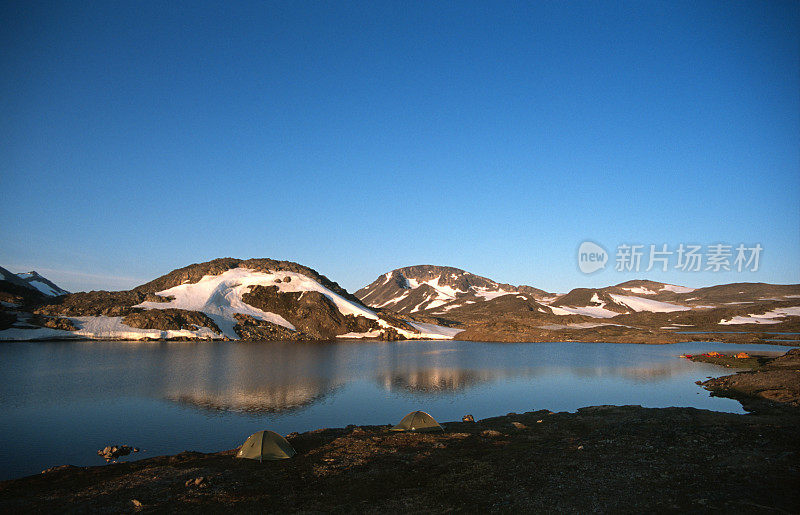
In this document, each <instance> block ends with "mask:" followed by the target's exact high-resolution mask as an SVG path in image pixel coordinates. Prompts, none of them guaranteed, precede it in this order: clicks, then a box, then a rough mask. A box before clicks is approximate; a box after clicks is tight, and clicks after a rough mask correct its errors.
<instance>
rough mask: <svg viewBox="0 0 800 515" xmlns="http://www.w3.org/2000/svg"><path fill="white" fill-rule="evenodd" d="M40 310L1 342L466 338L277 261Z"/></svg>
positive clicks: (212, 269)
mask: <svg viewBox="0 0 800 515" xmlns="http://www.w3.org/2000/svg"><path fill="white" fill-rule="evenodd" d="M36 277H40V276H38V275H37V276H36ZM34 279H35V280H36V281H38V279H36V278H34ZM20 280H22V281H25V279H23V278H20ZM30 308H31V309H30V312H24V311H19V310H17V311H15V312H11V310H9V309H5V313H4V315H5V316H6V318H8V317H10V316H13V317H14V320H13V321H11V322H8V321H6V323H5V330H4V331H2V330H0V339H38V338H59V339H60V338H69V337H74V338H91V339H134V340H139V339H215V340H216V339H222V340H329V339H333V338H338V337H345V338H381V339H407V338H425V339H450V338H452V337H453V336H454V335H455V334H456V333H458V332H459V330H458V329H452V328H447V327H439V326H437V325H434V324H425V323H418V322H415V321H404V320H402V319H400V318H398V317H396V316H392V315H388V314H383V313H378V312H376V311H374V310H371V309H369V308H367V307H366V306H364V305H363V304H362V303H361V302H360V301H359V300H358V299H357V298H356V297H354V296H353V295H352V294H350V293H348V292H347V291H346V290H345V289H344V288H342V287H340V286H339V285H338V284H337V283H335V282H333V281H331V280H329V279H328V278H327V277H325V276H323V275H321V274H319V273H318V272H316V271H315V270H313V269H311V268H308V267H305V266H302V265H299V264H297V263H293V262H291V261H276V260H272V259H250V260H246V261H244V260H240V259H234V258H221V259H215V260H213V261H208V262H205V263H197V264H194V265H189V266H187V267H183V268H180V269H177V270H173V271H172V272H170V273H168V274H166V275H164V276H161V277H159V278H157V279H154V280H153V281H150V282H148V283H146V284H143V285H141V286H138V287H136V288H134V289H132V290H127V291H118V292H107V291H92V292H80V293H73V294H69V295H63V296H60V297H55V298H44V299H42V300H40V301H39V302H38V303H34V305H32V306H31V307H30ZM3 328H4V327H3V326H0V329H3Z"/></svg>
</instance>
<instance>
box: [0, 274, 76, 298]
mask: <svg viewBox="0 0 800 515" xmlns="http://www.w3.org/2000/svg"><path fill="white" fill-rule="evenodd" d="M0 281H5V282H6V283H8V284H10V285H14V286H21V287H24V288H28V289H30V290H32V291H34V292H38V293H41V294H42V295H45V296H47V297H57V296H59V295H66V294H68V293H69V292H68V291H67V290H64V289H63V288H59V287H58V286H56V284H55V283H53V282H51V281H50V280H49V279H47V278H46V277H43V276H41V275H40V274H38V273H37V272H33V271H32V272H26V273H21V274H15V273H12V272H10V271H8V270H6V269H5V268H3V267H0Z"/></svg>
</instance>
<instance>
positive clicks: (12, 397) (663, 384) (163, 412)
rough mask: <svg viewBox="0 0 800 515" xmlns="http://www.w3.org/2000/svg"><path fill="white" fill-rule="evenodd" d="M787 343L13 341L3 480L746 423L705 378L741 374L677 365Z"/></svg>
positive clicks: (1, 383) (8, 352) (1, 402)
mask: <svg viewBox="0 0 800 515" xmlns="http://www.w3.org/2000/svg"><path fill="white" fill-rule="evenodd" d="M788 349H789V348H788V347H780V346H771V345H732V344H719V343H701V342H691V343H681V344H673V345H629V344H604V343H510V344H509V343H484V342H458V341H438V342H389V343H384V342H363V341H342V342H336V343H318V344H307V343H283V342H262V343H218V342H217V343H211V342H208V343H207V342H186V343H183V342H169V343H164V342H146V343H140V342H97V341H94V342H25V343H21V342H19V343H18V342H9V343H2V344H0V413H2V416H1V417H0V479H8V478H13V477H19V476H23V475H28V474H35V473H39V472H41V471H42V470H43V469H45V468H49V467H52V466H55V465H60V464H65V463H69V464H73V465H98V464H102V463H104V461H103V460H102V459H101V458H100V457H99V456H97V455H96V451H97V450H98V449H100V448H102V447H104V446H106V445H109V444H129V445H134V446H137V447H140V448H141V449H143V451H142V452H140V453H138V454H135V455H133V456H134V457H136V458H146V457H151V456H157V455H162V454H172V453H176V452H180V451H182V450H196V451H203V452H210V451H219V450H224V449H232V448H234V447H236V446H238V445H240V444H241V443H242V442H243V441H244V440H245V439H246V438H247V436H248V435H250V434H252V433H254V432H256V431H258V430H261V429H272V430H274V431H277V432H279V433H282V434H286V433H289V432H292V431H299V432H302V431H307V430H311V429H317V428H321V427H342V426H346V425H348V424H359V425H363V424H388V423H396V422H398V421H399V420H400V419H401V418H402V417H403V415H405V414H406V413H407V412H409V411H412V410H416V409H420V410H424V411H428V412H429V413H430V414H431V415H433V416H434V417H435V418H436V419H437V420H439V421H440V422H447V421H453V420H461V417H462V416H463V415H465V414H467V413H470V414H472V415H474V416H475V418H476V419H479V418H486V417H491V416H496V415H503V414H506V413H508V412H511V411H514V412H524V411H532V410H539V409H550V410H553V411H574V410H575V409H577V408H579V407H583V406H591V405H598V404H640V405H642V406H647V407H667V406H693V407H697V408H705V409H710V410H716V411H728V412H734V413H742V412H743V410H742V409H741V405H740V404H739V403H738V402H736V401H733V400H730V399H722V398H714V397H711V396H710V395H709V393H708V392H707V391H705V390H703V389H702V388H700V387H699V386H697V385H695V384H694V383H695V381H698V380H702V379H705V378H707V377H709V376H719V375H725V374H728V373H731V372H730V370H726V369H723V368H720V367H716V366H713V365H708V364H702V363H692V362H689V361H687V360H684V359H680V358H678V356H679V355H680V354H683V353H699V352H706V351H710V350H716V351H720V352H725V351H733V350H736V351H748V352H751V351H758V352H765V353H774V354H776V355H777V354H782V353H784V352H786V351H787V350H788Z"/></svg>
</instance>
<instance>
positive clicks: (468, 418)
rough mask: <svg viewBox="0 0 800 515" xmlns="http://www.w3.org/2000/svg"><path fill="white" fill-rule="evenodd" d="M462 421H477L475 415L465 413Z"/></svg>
mask: <svg viewBox="0 0 800 515" xmlns="http://www.w3.org/2000/svg"><path fill="white" fill-rule="evenodd" d="M461 422H475V417H473V416H472V415H464V416H463V417H461Z"/></svg>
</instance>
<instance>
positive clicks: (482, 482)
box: [0, 406, 800, 513]
mask: <svg viewBox="0 0 800 515" xmlns="http://www.w3.org/2000/svg"><path fill="white" fill-rule="evenodd" d="M400 416H402V414H399V416H398V419H399V418H400ZM798 421H800V419H798V416H797V411H796V410H795V411H790V412H786V413H783V414H781V415H780V416H777V415H735V414H728V413H715V412H710V411H705V410H697V409H692V408H667V409H645V408H641V407H639V406H620V407H615V406H597V407H592V408H583V409H580V410H578V412H577V413H554V414H551V413H550V412H548V411H535V412H529V413H524V414H519V415H517V414H509V415H507V416H502V417H496V418H492V419H486V420H482V421H479V422H477V423H470V422H451V423H446V424H443V425H444V427H445V432H444V433H438V434H437V433H427V434H414V433H393V432H390V431H388V428H389V426H371V427H355V426H349V427H347V428H344V429H325V430H319V431H312V432H309V433H303V434H293V435H290V436H289V438H288V439H289V441H290V443H291V444H292V445H293V446H294V447H295V449H296V450H297V451H298V455H297V456H295V457H294V458H292V459H290V460H283V461H273V462H264V463H258V462H257V461H251V460H238V459H235V458H234V457H233V455H234V452H235V451H234V450H231V451H224V452H220V453H215V454H201V453H193V452H184V453H181V454H178V455H175V456H162V457H156V458H149V459H144V460H141V461H135V462H130V463H120V464H112V465H108V466H97V467H58V468H55V469H52V470H51V471H49V472H47V473H44V474H40V475H37V476H30V477H27V478H22V479H16V480H10V481H4V482H2V483H0V511H2V512H14V511H24V512H39V511H43V512H53V511H58V512H73V513H74V512H96V511H103V512H131V511H134V510H141V511H145V512H149V511H157V512H196V511H205V512H220V511H237V512H273V513H287V512H290V513H299V512H304V513H307V512H337V513H343V512H366V513H387V512H388V513H397V512H423V513H444V512H452V511H465V512H470V513H483V512H504V513H527V512H567V513H587V512H614V513H620V512H621V513H641V512H654V511H655V512H675V513H684V512H711V511H723V512H726V513H730V512H733V513H762V512H763V513H768V512H773V511H779V512H797V511H798V510H800V489H798V488H797V485H798V484H800V472H799V471H798V467H797V465H798V452H800V440H798V439H797V438H796V430H797V429H796V428H797V423H798ZM246 436H247V435H242V440H244V439H245V438H246ZM187 485H188V486H187Z"/></svg>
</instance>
